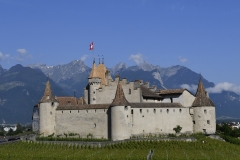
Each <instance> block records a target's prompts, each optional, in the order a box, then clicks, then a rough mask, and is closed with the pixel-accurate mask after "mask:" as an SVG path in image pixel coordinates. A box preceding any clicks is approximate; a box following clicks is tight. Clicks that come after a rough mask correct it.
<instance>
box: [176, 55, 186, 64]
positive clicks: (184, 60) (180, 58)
mask: <svg viewBox="0 0 240 160" xmlns="http://www.w3.org/2000/svg"><path fill="white" fill-rule="evenodd" d="M178 60H179V61H180V62H182V63H185V62H187V61H188V59H187V58H183V57H181V56H179V57H178Z"/></svg>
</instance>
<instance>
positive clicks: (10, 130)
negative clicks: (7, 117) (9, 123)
mask: <svg viewBox="0 0 240 160" xmlns="http://www.w3.org/2000/svg"><path fill="white" fill-rule="evenodd" d="M13 134H14V132H13V129H12V128H10V129H9V131H8V133H7V136H12V135H13Z"/></svg>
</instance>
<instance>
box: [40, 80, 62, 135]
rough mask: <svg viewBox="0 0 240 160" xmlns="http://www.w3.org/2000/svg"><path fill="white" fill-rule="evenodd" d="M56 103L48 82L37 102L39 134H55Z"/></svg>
mask: <svg viewBox="0 0 240 160" xmlns="http://www.w3.org/2000/svg"><path fill="white" fill-rule="evenodd" d="M57 106H58V102H57V100H56V99H55V97H54V95H53V94H52V90H51V85H50V82H49V80H48V81H47V83H46V88H45V91H44V95H43V97H42V99H41V101H40V102H39V118H40V124H39V133H40V134H43V136H48V135H51V134H53V133H55V126H56V122H55V113H56V108H57Z"/></svg>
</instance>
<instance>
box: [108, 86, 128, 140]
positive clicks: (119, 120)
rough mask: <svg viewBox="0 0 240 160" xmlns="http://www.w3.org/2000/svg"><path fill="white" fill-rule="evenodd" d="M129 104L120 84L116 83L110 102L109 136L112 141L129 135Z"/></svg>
mask: <svg viewBox="0 0 240 160" xmlns="http://www.w3.org/2000/svg"><path fill="white" fill-rule="evenodd" d="M130 114H131V105H130V103H129V102H128V101H127V100H126V98H125V96H124V92H123V89H122V86H121V84H118V86H117V90H116V94H115V98H114V100H113V102H112V104H111V138H112V140H113V141H116V140H123V139H129V138H130V136H131V126H132V125H131V120H130Z"/></svg>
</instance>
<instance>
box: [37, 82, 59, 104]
mask: <svg viewBox="0 0 240 160" xmlns="http://www.w3.org/2000/svg"><path fill="white" fill-rule="evenodd" d="M44 102H56V99H55V97H54V95H53V93H52V89H51V85H50V82H49V80H48V81H47V83H46V87H45V91H44V94H43V97H42V99H41V100H40V103H44Z"/></svg>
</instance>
